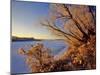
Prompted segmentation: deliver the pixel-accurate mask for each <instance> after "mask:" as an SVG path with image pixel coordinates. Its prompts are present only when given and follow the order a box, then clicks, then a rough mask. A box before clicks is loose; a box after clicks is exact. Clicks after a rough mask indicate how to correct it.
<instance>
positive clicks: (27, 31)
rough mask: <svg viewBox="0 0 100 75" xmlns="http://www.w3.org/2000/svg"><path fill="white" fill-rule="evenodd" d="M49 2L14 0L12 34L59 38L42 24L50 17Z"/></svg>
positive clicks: (38, 37) (39, 37)
mask: <svg viewBox="0 0 100 75" xmlns="http://www.w3.org/2000/svg"><path fill="white" fill-rule="evenodd" d="M49 5H50V4H49V3H40V2H25V1H24V2H23V1H15V0H13V1H12V36H19V37H34V38H37V39H57V38H58V39H59V37H57V36H55V35H52V33H51V32H50V30H48V29H47V28H45V27H43V26H42V25H40V21H41V20H43V19H46V18H48V17H49V12H50V10H49V9H50V8H49Z"/></svg>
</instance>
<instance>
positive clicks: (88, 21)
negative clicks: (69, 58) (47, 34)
mask: <svg viewBox="0 0 100 75" xmlns="http://www.w3.org/2000/svg"><path fill="white" fill-rule="evenodd" d="M50 9H51V13H50V16H51V18H50V20H46V22H45V23H41V24H42V25H43V26H46V27H48V28H50V29H51V30H53V31H54V32H55V33H57V34H58V35H60V36H63V37H65V39H67V41H68V42H69V43H71V44H73V45H80V44H82V43H86V42H87V41H88V39H89V38H90V36H91V35H95V34H96V33H95V20H96V19H95V10H93V7H92V6H85V5H66V4H51V8H50Z"/></svg>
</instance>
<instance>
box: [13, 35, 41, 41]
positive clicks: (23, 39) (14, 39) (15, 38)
mask: <svg viewBox="0 0 100 75" xmlns="http://www.w3.org/2000/svg"><path fill="white" fill-rule="evenodd" d="M12 41H40V40H38V39H34V38H33V37H17V36H12Z"/></svg>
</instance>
